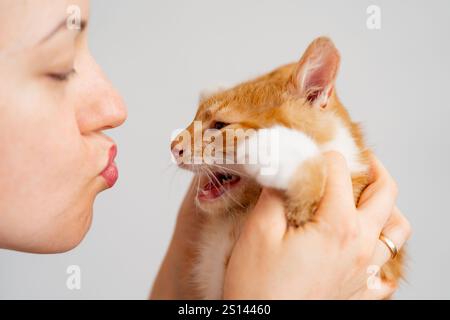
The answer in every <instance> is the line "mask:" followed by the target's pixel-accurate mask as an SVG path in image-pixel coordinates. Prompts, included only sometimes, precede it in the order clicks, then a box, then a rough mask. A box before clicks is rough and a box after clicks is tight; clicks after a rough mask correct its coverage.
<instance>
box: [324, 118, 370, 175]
mask: <svg viewBox="0 0 450 320" xmlns="http://www.w3.org/2000/svg"><path fill="white" fill-rule="evenodd" d="M320 150H321V151H322V152H326V151H337V152H339V153H340V154H342V155H343V156H344V157H345V159H346V161H347V165H348V168H349V170H350V172H351V173H358V172H365V171H367V170H368V168H367V165H364V164H362V163H361V159H360V150H359V148H358V146H357V145H356V143H355V140H354V139H353V137H352V135H351V133H350V131H349V129H348V128H347V127H346V126H344V125H343V124H342V123H338V126H337V128H336V132H335V134H334V138H333V140H331V141H329V142H327V143H324V144H322V145H321V146H320Z"/></svg>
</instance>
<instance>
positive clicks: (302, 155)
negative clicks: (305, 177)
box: [238, 126, 319, 190]
mask: <svg viewBox="0 0 450 320" xmlns="http://www.w3.org/2000/svg"><path fill="white" fill-rule="evenodd" d="M243 148H245V151H244V150H243ZM255 153H256V154H255ZM239 154H241V156H238V159H241V160H242V159H244V158H243V155H245V156H246V158H245V161H243V162H241V163H243V167H244V171H245V172H246V173H247V174H248V175H250V176H251V177H253V178H255V179H256V181H257V182H258V183H259V184H260V185H262V186H264V187H270V188H276V189H281V190H286V189H287V187H288V185H289V182H290V180H291V178H292V177H293V176H294V174H295V171H296V170H297V168H298V167H299V166H300V165H301V164H302V163H303V162H304V161H305V160H307V159H310V158H312V157H314V156H316V155H318V154H319V148H318V146H317V145H316V143H315V142H314V141H313V140H312V139H311V138H310V137H309V136H308V135H306V134H305V133H303V132H300V131H297V130H293V129H289V128H286V127H282V126H275V127H272V128H269V129H260V130H258V131H256V133H255V134H253V135H252V136H251V137H250V138H249V139H248V143H247V145H246V146H245V145H244V144H242V145H241V146H240V150H239V149H238V155H239Z"/></svg>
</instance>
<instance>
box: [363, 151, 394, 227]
mask: <svg viewBox="0 0 450 320" xmlns="http://www.w3.org/2000/svg"><path fill="white" fill-rule="evenodd" d="M372 179H373V182H372V183H371V184H370V185H369V186H368V187H367V188H366V189H365V190H364V192H363V193H362V195H361V198H360V200H359V203H358V211H359V212H360V213H361V217H362V219H366V221H367V222H368V224H369V225H372V226H374V227H375V228H376V229H377V231H381V229H382V228H383V226H384V225H385V224H386V221H387V220H388V219H389V217H390V215H391V213H392V209H393V207H394V205H395V201H396V199H397V193H398V192H397V185H396V183H395V181H394V179H393V178H392V177H391V175H390V174H389V172H388V171H387V170H386V168H385V167H384V166H383V165H382V164H381V162H380V161H378V160H377V159H376V158H375V157H374V156H372Z"/></svg>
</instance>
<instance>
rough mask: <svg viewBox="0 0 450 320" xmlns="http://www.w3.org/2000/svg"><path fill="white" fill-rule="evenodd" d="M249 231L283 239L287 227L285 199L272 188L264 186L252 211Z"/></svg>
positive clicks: (249, 219) (248, 224)
mask: <svg viewBox="0 0 450 320" xmlns="http://www.w3.org/2000/svg"><path fill="white" fill-rule="evenodd" d="M246 228H247V231H248V230H250V232H253V231H257V232H262V233H264V235H266V236H269V237H271V238H277V239H282V238H283V236H284V234H285V233H286V229H287V219H286V214H285V207H284V201H283V199H282V197H281V195H280V194H279V193H278V192H276V191H275V190H272V189H266V188H264V189H263V190H262V192H261V195H260V197H259V199H258V202H257V203H256V205H255V207H254V208H253V210H252V211H251V212H250V214H249V217H248V220H247V223H246Z"/></svg>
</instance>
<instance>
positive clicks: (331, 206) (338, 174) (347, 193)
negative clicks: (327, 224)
mask: <svg viewBox="0 0 450 320" xmlns="http://www.w3.org/2000/svg"><path fill="white" fill-rule="evenodd" d="M324 157H325V162H326V166H327V181H326V186H325V191H324V196H323V198H322V201H321V203H320V205H319V208H318V210H317V216H318V217H319V216H322V217H324V218H325V219H330V220H331V221H346V220H345V219H347V218H349V216H351V215H352V214H353V213H354V212H355V210H354V209H355V203H354V198H353V187H352V180H351V175H350V172H349V170H348V166H347V162H346V160H345V158H344V157H343V156H342V155H341V154H340V153H337V152H327V153H324Z"/></svg>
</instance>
